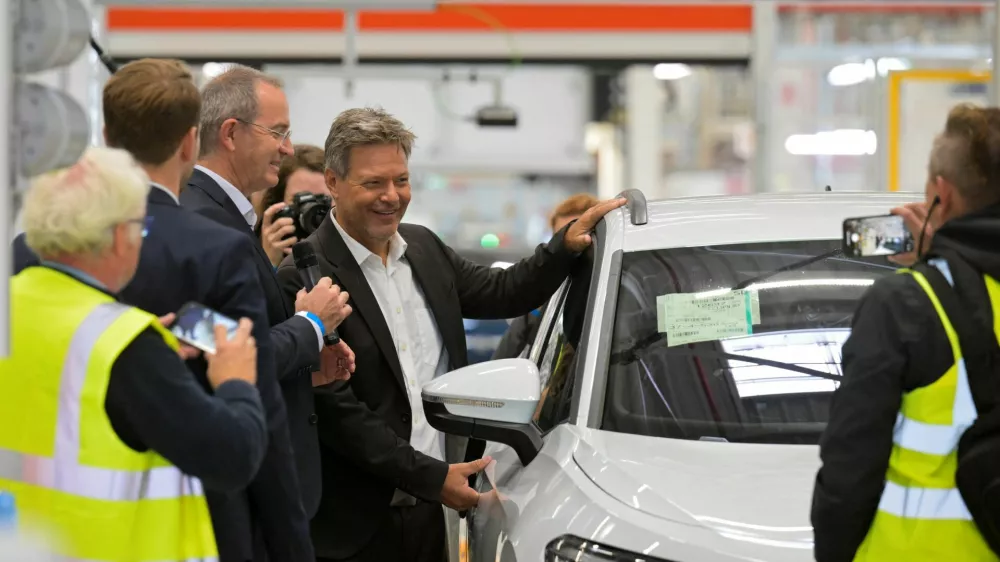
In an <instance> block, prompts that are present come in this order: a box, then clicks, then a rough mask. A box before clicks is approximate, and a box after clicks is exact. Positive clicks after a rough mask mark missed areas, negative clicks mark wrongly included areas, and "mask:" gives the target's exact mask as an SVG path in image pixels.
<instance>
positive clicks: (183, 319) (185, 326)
mask: <svg viewBox="0 0 1000 562" xmlns="http://www.w3.org/2000/svg"><path fill="white" fill-rule="evenodd" d="M217 324H222V325H223V326H225V327H226V332H227V333H228V337H229V338H232V337H233V335H234V334H235V333H236V329H237V328H238V327H239V323H237V322H236V321H235V320H233V319H232V318H229V317H228V316H223V315H222V314H219V313H218V312H216V311H214V310H212V309H211V308H208V307H207V306H204V305H201V304H198V303H196V302H189V303H187V304H185V305H184V306H182V307H181V309H180V311H178V312H177V320H175V321H174V325H173V326H171V327H170V331H171V332H173V334H174V335H175V336H177V339H179V340H181V341H182V342H184V343H186V344H188V345H191V346H194V347H197V348H198V349H200V350H202V351H206V352H208V353H215V326H216V325H217Z"/></svg>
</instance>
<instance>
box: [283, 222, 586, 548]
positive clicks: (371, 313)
mask: <svg viewBox="0 0 1000 562" xmlns="http://www.w3.org/2000/svg"><path fill="white" fill-rule="evenodd" d="M399 233H400V235H402V237H403V239H404V240H406V243H407V250H406V254H405V259H406V260H407V261H408V262H409V264H410V267H411V269H412V270H413V276H414V279H415V281H416V282H417V283H418V284H419V285H420V287H421V288H422V290H423V292H424V296H425V298H426V300H427V306H428V308H430V310H431V312H432V314H433V316H434V320H435V323H436V324H437V326H438V329H439V330H440V333H441V339H442V341H443V343H444V347H445V349H446V350H447V351H448V357H449V367H450V368H451V369H457V368H459V367H463V366H465V365H466V364H467V363H468V358H467V355H466V353H467V352H466V347H465V329H464V327H463V323H462V318H482V319H488V318H493V319H499V318H511V317H514V316H519V315H521V314H526V313H528V312H529V311H531V310H533V309H535V308H537V307H538V306H540V305H541V304H542V303H544V302H545V301H546V300H547V299H548V298H549V297H550V296H551V295H552V293H553V292H555V290H556V289H557V288H558V287H559V284H560V283H561V282H562V281H563V279H565V278H566V275H567V274H568V272H569V271H570V269H571V267H572V265H573V263H574V262H575V261H576V257H575V256H574V255H573V254H571V253H570V252H568V251H566V250H565V249H564V248H563V245H562V235H563V233H562V232H560V233H559V234H557V235H556V236H555V237H554V238H553V240H552V241H551V242H550V243H549V244H548V245H547V246H546V245H542V246H540V247H539V248H538V249H537V250H536V251H535V254H534V256H533V257H530V258H527V259H525V260H522V261H521V262H519V263H517V264H515V265H513V266H512V267H510V268H508V269H506V270H500V269H492V268H489V267H486V266H481V265H477V264H474V263H472V262H470V261H468V260H465V259H463V258H462V257H460V256H459V255H458V254H456V253H455V252H454V251H453V250H452V249H451V248H449V247H448V246H446V245H445V244H444V243H443V242H442V241H441V240H440V239H438V238H437V236H435V235H434V234H433V233H432V232H431V231H430V230H428V229H426V228H424V227H422V226H416V225H410V224H402V225H400V226H399ZM308 240H310V242H312V244H313V247H314V248H315V249H316V253H317V257H318V260H319V266H320V270H321V272H322V273H323V275H328V276H330V277H331V278H332V279H333V281H334V283H337V284H339V285H340V286H341V287H342V288H343V289H344V290H345V291H347V292H348V293H350V296H351V299H350V304H351V306H352V308H353V309H354V312H353V313H352V314H351V315H350V316H349V317H347V319H346V320H344V322H343V324H341V325H340V327H339V328H338V331H339V333H340V336H341V338H342V339H343V340H344V341H345V342H347V344H348V345H350V346H351V348H352V349H353V350H354V353H355V355H356V371H355V374H354V376H353V377H352V378H351V379H350V381H349V382H347V383H335V384H333V385H329V386H326V387H323V388H320V389H316V413H317V414H318V415H319V438H320V451H321V456H322V461H323V462H322V469H323V498H322V502H321V503H320V507H319V511H318V512H317V514H316V517H315V518H314V519H313V522H312V529H313V543H314V545H315V547H316V553H317V555H319V556H325V557H332V558H341V557H347V556H350V555H352V554H354V553H356V552H357V551H358V550H359V549H361V548H362V547H363V546H364V545H365V544H367V543H368V542H369V541H370V540H371V538H372V536H373V535H374V533H375V531H376V529H377V528H378V527H379V526H381V525H384V524H386V523H387V518H388V517H389V515H390V508H389V504H390V501H391V499H392V495H393V491H394V490H395V489H396V488H400V489H402V490H405V491H406V492H409V493H410V494H412V495H414V496H417V497H418V498H421V499H424V500H427V501H434V502H437V501H440V493H441V487H442V486H443V484H444V479H445V476H446V475H447V472H448V465H447V464H445V463H444V462H442V461H439V460H436V459H434V458H431V457H429V456H427V455H424V454H422V453H419V452H417V451H415V450H414V449H413V448H412V447H411V446H410V444H409V439H410V431H411V416H412V412H411V411H410V405H409V401H408V399H407V392H406V387H405V383H404V381H403V373H402V368H401V367H400V364H399V358H398V357H397V355H396V346H395V345H394V343H393V340H392V335H391V334H390V332H389V328H388V326H387V325H386V322H385V318H384V317H383V315H382V310H381V308H380V307H379V305H378V302H377V301H376V299H375V296H374V294H373V293H372V291H371V288H370V287H369V286H368V282H367V280H366V279H365V277H364V274H363V273H362V271H361V268H360V266H359V265H358V263H357V261H355V259H354V256H352V255H351V253H350V251H349V250H348V248H347V245H346V244H345V243H344V240H343V238H341V236H340V233H339V232H338V231H337V229H336V227H335V226H334V224H333V221H332V220H331V219H330V217H329V216H328V217H327V218H326V220H325V221H324V222H323V223H322V224H321V225H320V227H319V228H318V229H317V230H316V232H314V233H313V234H312V235H311V236H310V237H309V238H308ZM278 278H279V280H280V281H281V284H282V287H283V289H284V290H285V294H286V295H289V296H290V295H294V294H295V293H296V291H298V290H299V288H301V286H302V283H301V281H300V280H299V276H298V274H297V272H296V270H295V266H294V264H293V263H292V261H291V259H290V258H286V259H285V261H284V262H282V264H281V267H280V268H279V269H278Z"/></svg>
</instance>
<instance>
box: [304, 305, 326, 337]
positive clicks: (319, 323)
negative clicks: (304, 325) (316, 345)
mask: <svg viewBox="0 0 1000 562" xmlns="http://www.w3.org/2000/svg"><path fill="white" fill-rule="evenodd" d="M303 316H305V317H306V318H308V319H310V320H312V322H313V324H316V325H317V326H319V332H320V334H321V335H323V336H325V335H326V326H324V325H323V321H322V320H320V319H319V316H316V315H315V314H313V313H312V312H308V311H307V312H306V313H305V314H304V315H303Z"/></svg>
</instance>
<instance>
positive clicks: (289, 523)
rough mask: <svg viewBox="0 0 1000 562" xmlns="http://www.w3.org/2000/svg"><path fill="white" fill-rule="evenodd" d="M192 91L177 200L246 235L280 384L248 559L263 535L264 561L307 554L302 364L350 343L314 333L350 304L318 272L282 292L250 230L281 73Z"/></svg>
mask: <svg viewBox="0 0 1000 562" xmlns="http://www.w3.org/2000/svg"><path fill="white" fill-rule="evenodd" d="M201 95H202V112H201V155H200V158H199V160H198V166H196V167H195V171H194V173H193V174H192V175H191V179H190V180H189V181H188V185H187V189H186V190H184V192H183V193H181V197H180V200H181V204H182V205H183V206H184V207H186V208H188V209H191V210H193V211H195V212H198V213H200V214H202V215H204V216H207V217H209V218H211V219H213V220H215V221H218V222H219V223H222V224H224V225H226V226H228V227H230V228H231V229H234V230H236V231H239V232H242V233H243V234H244V235H245V236H247V237H248V238H249V239H250V240H252V241H253V244H252V245H253V248H254V256H253V257H252V258H251V259H252V260H253V263H254V266H253V267H255V268H256V271H257V275H258V278H259V279H260V282H261V285H262V286H263V289H264V291H263V292H264V298H265V300H266V302H265V303H264V304H265V305H266V309H267V319H268V322H269V324H270V327H271V329H270V331H269V332H268V334H267V335H268V336H269V338H268V340H269V341H268V342H266V344H262V345H265V346H266V347H267V348H268V349H269V350H270V351H271V352H272V355H273V357H274V360H273V363H274V364H273V365H272V372H270V373H267V374H268V375H269V376H271V377H275V378H277V380H278V382H279V383H280V386H281V392H280V395H279V396H277V397H275V400H272V401H271V407H269V410H268V414H269V419H271V420H273V423H272V426H273V431H272V432H271V442H270V446H271V447H272V448H274V449H275V450H276V451H278V452H279V453H283V460H284V461H285V462H281V463H278V462H275V463H271V464H267V463H265V464H264V465H263V466H262V468H261V472H260V474H259V475H258V478H259V479H260V480H261V481H267V482H271V483H272V484H271V485H269V486H267V487H266V489H260V490H256V491H258V492H259V493H258V494H257V495H255V496H253V497H252V498H251V499H252V507H253V508H254V509H253V510H252V515H253V517H254V521H253V522H252V523H253V526H254V535H255V538H256V539H258V540H257V541H256V545H257V548H256V549H255V552H254V554H255V558H254V560H255V561H256V560H260V559H261V557H260V555H259V553H260V552H262V550H263V549H261V548H260V545H261V543H263V544H264V545H266V551H267V553H268V555H269V557H270V562H300V561H307V560H308V561H310V562H311V561H312V559H313V552H312V547H311V544H310V541H309V528H308V520H309V517H311V515H312V513H313V512H314V511H315V509H316V506H317V505H318V503H319V502H318V496H319V493H320V492H319V489H318V487H319V485H320V483H321V481H320V477H319V460H318V458H319V452H318V449H319V444H318V441H317V437H316V427H315V419H316V416H315V415H314V414H313V396H312V377H311V372H312V370H313V369H312V368H311V367H313V366H317V365H322V363H330V361H331V360H332V361H335V360H336V357H335V355H336V354H337V353H338V349H340V348H342V350H346V353H349V350H347V348H346V345H342V344H338V345H335V346H329V347H326V348H325V349H324V341H323V336H324V333H325V331H328V330H332V329H335V328H336V327H337V326H338V325H339V323H340V322H341V321H342V320H343V318H344V316H345V315H347V314H350V307H347V306H345V303H346V301H347V298H348V296H347V295H346V294H343V293H341V291H340V290H339V289H338V288H336V287H331V285H330V283H329V281H328V280H327V281H321V282H320V283H318V284H317V285H316V287H315V288H314V289H313V290H312V291H310V292H309V293H307V294H303V295H302V297H301V298H295V297H294V296H293V297H292V298H291V299H287V300H286V299H285V298H284V297H283V296H282V293H281V290H280V287H279V286H278V282H277V278H276V277H275V275H274V266H273V265H272V264H271V261H270V259H269V258H268V256H267V254H266V253H265V252H264V249H263V248H262V247H261V246H260V244H259V242H258V240H257V238H256V237H255V236H254V234H253V230H252V227H253V225H254V224H255V223H256V222H257V217H256V211H254V209H253V205H252V204H251V203H250V196H251V195H252V194H254V193H256V192H259V191H262V190H266V189H268V188H270V187H272V186H274V185H275V184H276V183H277V182H278V171H279V168H280V164H281V161H282V159H284V158H285V157H286V156H291V155H292V154H293V152H294V151H293V148H292V144H291V140H290V138H289V137H290V134H291V133H290V130H289V116H288V100H287V98H286V97H285V93H284V92H283V91H282V83H281V81H280V80H278V79H277V78H275V77H273V76H269V75H267V74H264V73H262V72H260V71H258V70H255V69H253V68H248V67H245V66H238V65H237V66H234V67H232V68H230V69H229V70H227V71H226V72H223V73H222V74H220V75H219V76H216V77H215V78H213V79H212V80H210V81H209V82H208V83H207V84H205V86H204V88H203V89H202V92H201ZM344 364H345V365H346V364H349V361H348V362H345V363H344ZM321 371H322V372H327V371H328V369H327V368H326V367H325V366H323V367H322V368H321ZM282 398H284V400H282ZM286 412H287V416H286ZM286 419H287V423H286V421H285V420H286ZM289 438H290V440H291V443H290V444H289ZM293 452H294V458H292V453H293ZM284 457H287V458H284ZM296 469H297V470H296ZM300 490H301V493H300ZM241 562H242V561H241Z"/></svg>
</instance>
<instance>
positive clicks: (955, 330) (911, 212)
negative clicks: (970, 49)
mask: <svg viewBox="0 0 1000 562" xmlns="http://www.w3.org/2000/svg"><path fill="white" fill-rule="evenodd" d="M925 192H926V203H925V204H924V205H920V204H913V205H909V206H906V207H904V208H902V209H895V210H894V213H895V214H898V215H902V216H903V217H904V218H905V219H906V221H907V224H908V225H909V226H910V227H911V231H913V232H914V239H915V241H917V244H916V246H917V249H918V252H917V253H918V256H897V257H896V258H895V259H894V261H897V262H903V263H910V262H912V261H913V260H914V259H915V258H916V257H920V258H921V259H919V261H918V263H917V265H916V266H915V267H914V269H913V270H907V271H904V272H902V273H905V274H901V275H887V276H885V277H882V278H881V279H879V280H878V281H876V282H875V284H874V285H873V286H872V287H871V289H870V290H869V291H868V293H867V294H866V295H865V296H864V298H863V299H862V301H861V303H860V304H859V306H858V309H857V311H856V313H855V315H854V322H853V327H852V332H851V336H850V338H849V339H848V340H847V342H846V343H845V344H844V347H843V381H842V382H841V384H840V387H839V388H838V389H837V391H836V393H835V394H834V398H833V403H832V405H831V409H830V418H829V423H828V426H827V429H826V431H825V432H824V434H823V437H822V439H821V441H820V457H821V459H822V462H823V465H822V468H821V469H820V471H819V474H818V475H817V477H816V488H815V491H814V495H813V505H812V523H813V527H814V531H815V556H816V560H817V561H818V562H848V561H852V560H853V561H864V560H873V561H876V560H878V561H881V560H906V561H912V562H920V561H923V560H927V561H932V560H933V561H937V560H949V561H955V562H959V561H964V560H977V561H978V560H997V556H996V554H994V553H993V552H992V551H991V549H990V547H989V546H988V545H987V543H986V542H985V540H984V538H983V536H982V535H981V534H980V531H979V527H977V525H976V521H974V520H973V517H972V515H971V512H970V509H971V508H972V507H973V505H969V504H967V503H966V498H968V497H970V496H967V495H966V494H965V492H964V490H963V491H960V490H959V489H958V486H957V484H956V470H957V469H956V467H957V466H959V439H960V438H963V435H964V434H965V433H966V429H968V428H969V427H970V426H972V425H973V424H974V423H975V422H976V418H977V415H978V414H977V410H978V411H988V410H979V408H980V406H983V405H986V406H995V403H996V401H997V399H998V398H1000V381H998V380H996V378H995V373H994V372H993V371H992V369H990V368H989V366H988V365H985V364H984V363H981V362H980V361H979V360H978V359H977V358H979V357H981V355H980V354H979V353H978V351H977V350H976V349H975V347H980V346H966V345H963V344H967V343H969V342H970V341H974V340H969V339H966V335H968V334H970V333H980V334H988V336H986V338H985V339H986V340H987V341H986V344H987V345H989V346H991V347H992V348H995V347H996V344H997V341H996V339H997V338H996V334H995V333H994V325H995V318H996V315H997V312H998V310H1000V297H998V296H997V295H1000V292H998V291H997V288H998V285H997V282H996V279H1000V109H998V108H994V107H991V108H978V107H974V106H970V105H960V106H958V107H956V108H954V109H953V110H952V111H951V112H950V113H949V115H948V119H947V123H946V124H945V129H944V132H942V133H941V134H940V135H938V137H937V138H936V139H935V141H934V145H933V148H932V150H931V154H930V162H929V165H928V178H927V184H926V186H925ZM928 219H929V220H928ZM928 223H930V224H932V225H936V226H937V227H938V228H937V230H936V232H932V231H931V230H928V231H927V232H926V233H924V234H921V229H923V228H924V227H925V225H926V224H928ZM928 240H929V241H930V244H929V245H928V244H927V242H928ZM922 242H923V243H922ZM920 250H924V251H922V252H921V251H920ZM984 281H985V282H984ZM952 288H954V289H952ZM950 304H951V305H956V306H950ZM970 325H971V326H973V327H975V328H976V329H973V330H972V331H971V332H970V330H967V329H965V328H966V327H967V326H970ZM963 334H966V335H963ZM960 340H961V341H960ZM977 381H979V382H982V383H983V385H982V386H979V385H977ZM977 387H978V389H979V391H978V392H977V390H976V389H977ZM970 388H971V389H972V390H971V391H970Z"/></svg>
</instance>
